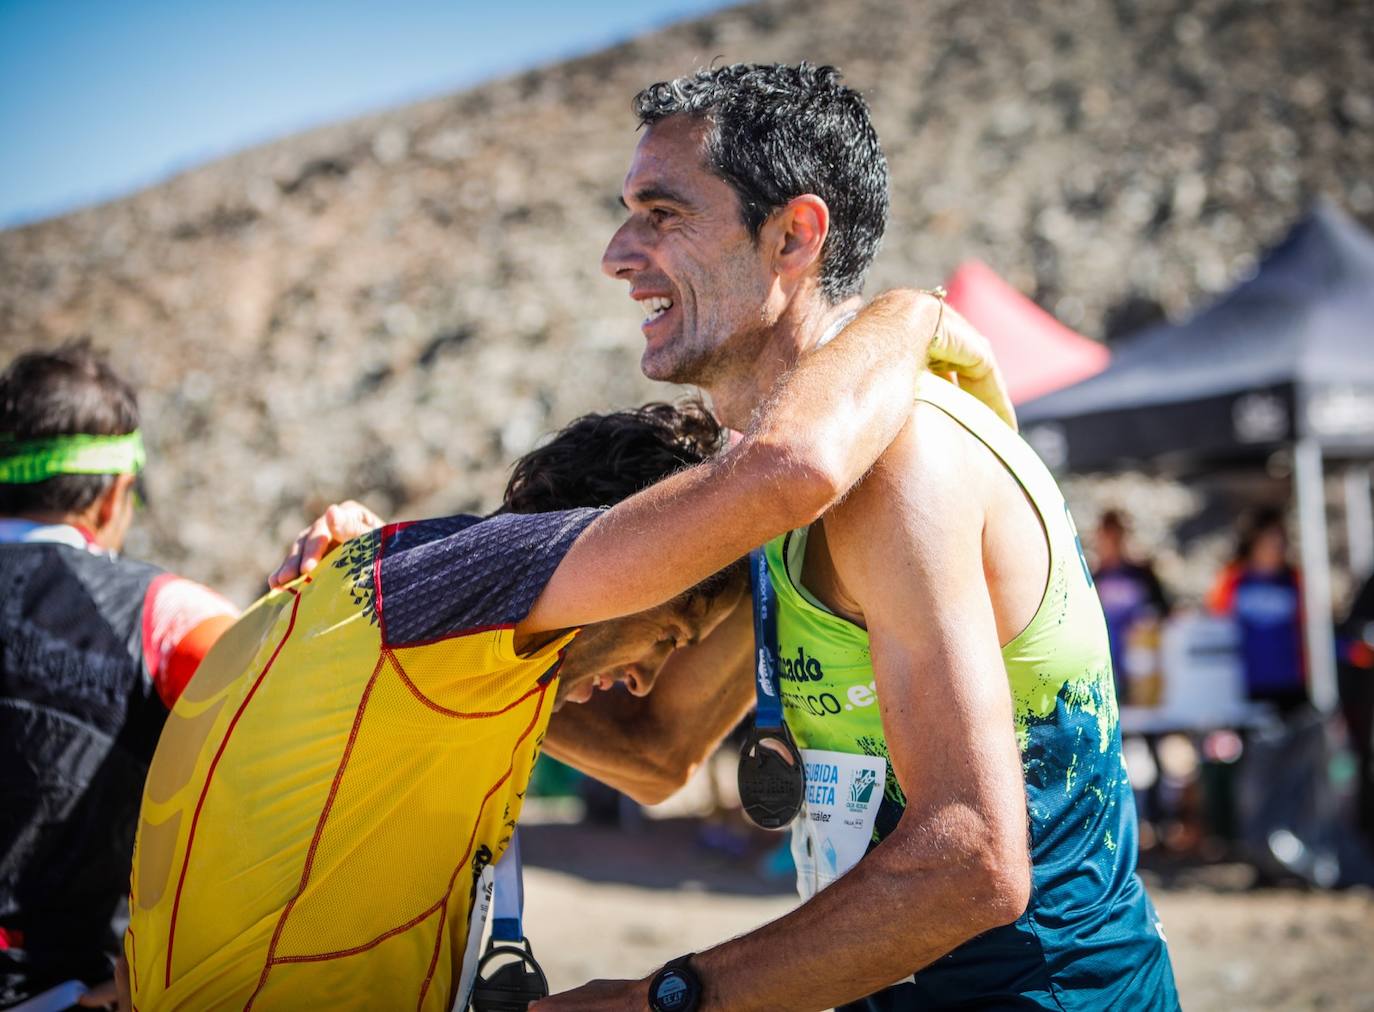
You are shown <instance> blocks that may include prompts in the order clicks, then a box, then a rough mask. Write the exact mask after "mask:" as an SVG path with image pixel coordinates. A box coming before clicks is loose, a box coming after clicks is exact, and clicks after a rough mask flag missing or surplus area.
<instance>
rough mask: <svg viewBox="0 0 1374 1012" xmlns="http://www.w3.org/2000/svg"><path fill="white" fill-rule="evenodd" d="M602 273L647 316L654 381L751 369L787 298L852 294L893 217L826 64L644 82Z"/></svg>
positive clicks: (846, 95)
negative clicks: (635, 138)
mask: <svg viewBox="0 0 1374 1012" xmlns="http://www.w3.org/2000/svg"><path fill="white" fill-rule="evenodd" d="M634 109H635V113H636V115H637V116H638V117H639V120H640V124H641V125H642V126H645V127H647V130H646V132H645V134H644V136H643V138H642V139H641V140H640V142H639V145H638V147H637V148H636V149H635V154H634V158H633V160H632V161H631V163H630V171H629V174H628V175H627V176H626V177H625V184H624V190H623V194H622V200H623V202H624V204H625V207H626V209H627V210H628V211H629V217H628V218H627V220H626V221H625V223H624V224H623V225H621V227H620V228H619V229H618V230H617V231H616V233H615V235H614V236H613V237H612V238H611V241H610V244H609V245H608V246H607V248H606V252H605V254H604V256H603V257H602V269H603V270H604V271H605V272H606V273H607V274H608V275H610V276H611V277H613V278H616V279H619V280H623V281H626V282H628V283H629V285H630V296H631V297H632V298H634V299H635V300H636V301H638V302H639V303H640V305H641V307H642V308H643V309H644V312H645V320H644V324H643V331H644V337H645V342H646V344H645V349H644V355H643V359H642V361H641V365H642V367H643V370H644V373H645V375H647V376H648V377H650V378H651V379H657V380H668V381H673V382H680V383H695V384H698V385H703V386H710V385H711V383H712V382H713V381H714V380H716V379H718V378H721V377H728V376H729V375H730V374H731V373H732V371H734V370H738V369H747V368H749V367H750V365H751V364H752V363H753V362H754V360H755V358H756V357H757V353H758V351H759V349H760V348H761V347H762V343H763V341H764V340H766V337H767V333H768V330H769V329H770V328H771V327H772V326H773V325H774V324H775V323H776V322H777V321H778V319H779V318H780V317H781V315H782V314H783V313H784V312H786V311H788V310H789V309H795V307H794V306H793V303H794V301H796V300H799V299H800V300H814V301H815V302H816V303H817V304H818V305H819V306H822V307H824V306H830V305H834V304H837V303H839V302H842V301H844V300H845V299H848V298H850V297H852V296H855V295H858V294H859V293H860V291H861V290H862V288H863V280H864V276H865V274H866V273H867V271H868V268H869V265H870V264H871V263H872V262H873V257H874V256H875V255H876V253H877V251H878V246H879V244H880V242H881V240H882V235H883V230H884V228H885V227H886V223H887V207H888V195H887V163H886V161H885V159H884V157H883V152H882V148H881V146H880V145H879V143H878V137H877V134H876V132H875V131H874V129H873V125H872V123H871V122H870V121H869V117H868V109H867V107H866V106H865V104H864V101H863V98H862V97H861V96H860V95H859V94H858V92H856V91H854V90H853V89H851V88H847V87H845V86H844V85H842V84H841V83H840V75H839V72H838V71H837V70H835V68H833V67H813V66H810V65H808V64H805V63H803V64H801V65H800V66H796V67H789V66H783V65H780V64H779V65H773V66H767V65H761V64H734V65H732V66H728V67H720V68H717V69H715V70H704V71H701V72H699V73H696V74H693V75H689V76H687V77H682V78H679V79H677V80H675V81H668V82H662V83H659V84H654V85H651V86H650V87H648V88H646V89H644V90H643V91H642V92H640V93H639V94H638V95H637V96H636V97H635V101H634Z"/></svg>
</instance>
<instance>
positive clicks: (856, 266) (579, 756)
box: [534, 64, 1178, 1012]
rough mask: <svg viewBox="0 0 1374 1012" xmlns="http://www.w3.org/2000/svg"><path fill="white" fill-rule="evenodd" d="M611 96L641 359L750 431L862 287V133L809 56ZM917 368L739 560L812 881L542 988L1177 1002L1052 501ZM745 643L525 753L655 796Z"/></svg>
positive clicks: (855, 103)
mask: <svg viewBox="0 0 1374 1012" xmlns="http://www.w3.org/2000/svg"><path fill="white" fill-rule="evenodd" d="M635 109H636V113H637V115H638V117H639V120H640V125H641V126H642V127H644V128H645V132H644V134H643V136H642V137H641V139H640V141H639V144H638V146H637V148H636V150H635V153H634V157H633V159H632V161H631V164H630V169H629V173H628V174H627V176H626V178H625V181H624V187H623V190H622V194H623V202H624V204H625V207H626V209H627V217H626V220H625V222H624V224H623V225H622V226H621V227H620V228H619V230H618V231H617V232H616V233H615V235H614V237H613V238H612V239H611V241H610V244H609V246H608V247H607V249H606V252H605V255H604V258H603V267H604V269H605V271H606V273H607V274H609V275H610V276H611V277H613V278H615V279H617V280H623V281H625V282H627V283H628V284H629V286H630V293H629V294H630V296H631V298H634V299H636V300H637V301H639V302H640V304H641V305H642V306H643V307H644V308H645V310H646V319H645V322H644V325H643V332H644V337H645V348H644V354H643V358H642V361H641V365H642V367H643V370H644V372H645V374H646V375H648V376H650V377H651V378H654V379H661V380H671V381H674V382H679V383H695V384H697V385H699V386H701V387H703V388H704V389H705V390H706V391H707V392H708V393H709V394H710V395H711V401H712V405H713V409H714V410H715V412H716V414H717V416H718V417H719V418H720V419H721V421H722V422H724V423H725V424H727V425H730V426H734V427H743V426H745V425H746V424H747V421H748V419H749V418H750V416H751V413H752V412H753V411H755V410H756V409H757V407H758V405H759V404H760V403H761V402H763V401H764V398H765V397H766V394H767V392H768V390H769V389H770V388H771V386H772V384H773V383H774V382H775V381H776V379H777V377H778V376H779V375H781V374H785V373H786V371H787V370H788V369H790V368H793V367H794V365H795V364H797V363H801V364H802V365H805V363H807V362H808V361H809V360H810V357H809V356H810V355H812V354H824V352H825V350H826V349H825V347H821V348H820V350H819V351H813V350H812V349H815V348H817V347H818V346H823V345H824V344H825V341H826V339H827V337H828V336H829V335H830V334H832V333H833V332H834V331H835V330H836V329H837V328H838V327H840V326H842V325H843V321H844V320H845V319H847V318H848V317H849V316H850V315H851V314H852V313H854V312H855V311H856V310H857V309H858V307H859V305H860V300H859V292H860V290H861V286H862V282H863V278H864V274H865V272H866V270H867V268H868V265H869V263H870V262H871V260H872V258H873V255H874V253H875V252H876V249H877V246H878V243H879V241H880V239H881V237H882V234H883V230H884V227H885V220H886V212H887V199H888V198H887V178H886V165H885V162H884V159H883V153H882V149H881V146H880V145H879V143H878V139H877V135H876V133H875V132H874V130H873V127H872V124H871V123H870V121H869V117H868V113H867V109H866V108H865V106H864V102H863V100H862V98H861V97H860V96H859V95H858V94H857V93H856V92H854V91H853V90H851V89H849V88H847V87H845V86H844V85H843V84H842V83H841V82H840V78H839V74H838V72H837V71H836V70H835V69H834V68H831V67H813V66H808V65H806V64H803V65H801V66H795V67H787V66H763V65H745V64H737V65H733V66H724V67H717V68H713V69H711V70H708V71H702V72H700V73H697V74H694V75H689V76H687V77H684V78H680V79H678V80H676V81H669V82H663V83H660V84H655V85H652V86H651V87H649V88H646V89H645V90H644V91H643V92H641V93H640V94H639V96H637V98H636V100H635ZM928 140H929V142H931V143H938V138H936V137H933V136H932V137H931V138H929V139H928ZM784 267H785V269H784ZM914 389H915V392H916V404H915V406H914V408H912V409H911V410H909V411H908V413H907V423H908V424H906V425H905V427H904V428H903V429H902V432H901V434H900V435H899V436H898V437H897V439H896V440H895V441H894V442H893V443H892V445H891V446H890V447H888V448H887V449H886V450H885V451H884V452H883V453H882V455H881V457H880V458H879V460H878V462H877V463H876V465H875V466H874V468H873V470H872V471H871V472H870V473H868V474H867V475H866V477H865V478H864V479H863V480H862V481H861V482H860V483H859V484H858V485H857V486H856V487H855V488H854V490H853V491H852V492H851V494H850V495H849V496H848V497H847V498H846V499H845V500H844V501H843V502H842V503H841V504H839V505H837V506H836V507H835V508H833V509H831V510H830V511H828V512H827V513H826V514H825V516H824V519H823V521H821V522H816V523H812V524H811V525H810V526H809V527H804V528H799V529H797V530H796V531H794V532H792V533H791V535H790V536H787V537H784V538H779V539H777V540H776V541H775V542H773V543H772V544H770V545H769V546H768V548H767V551H766V553H765V554H764V555H763V556H761V558H760V562H761V564H760V566H759V567H758V569H757V572H758V573H759V574H760V576H761V579H757V580H756V581H755V584H756V586H757V587H758V588H759V597H760V599H761V602H762V603H761V604H760V605H759V606H758V607H757V611H758V613H759V616H760V619H759V627H760V630H761V632H762V633H763V635H761V636H760V642H759V644H758V646H759V648H760V657H761V661H760V664H759V671H758V681H759V683H760V685H761V691H760V692H759V693H758V696H757V699H758V703H759V711H760V712H762V711H763V710H764V709H765V707H766V706H771V704H770V703H769V700H770V699H776V700H778V701H780V703H781V706H780V709H781V717H780V719H782V720H785V725H786V728H787V734H786V737H788V738H789V740H794V741H795V745H794V749H795V750H799V754H795V755H790V756H789V758H790V759H791V761H792V763H793V766H792V768H793V769H794V770H797V771H799V772H798V774H797V775H798V777H799V778H800V779H802V782H803V783H802V787H801V788H799V790H798V795H799V796H800V797H802V798H804V804H803V805H802V807H801V811H800V813H799V815H798V816H797V817H796V818H795V819H794V820H793V821H792V823H791V825H792V828H793V854H794V856H795V858H796V861H797V865H798V886H799V889H800V891H801V893H802V896H803V897H804V898H805V899H806V900H807V901H806V902H804V903H803V904H802V905H801V906H799V907H798V908H797V909H796V910H795V911H793V912H792V913H790V914H788V915H787V916H785V917H783V918H780V919H779V920H777V921H774V922H773V923H771V924H768V925H765V926H764V927H762V928H759V929H758V930H756V931H753V932H751V933H749V934H747V935H744V936H742V937H740V938H736V939H734V940H733V941H728V942H725V943H723V944H721V945H718V946H716V947H714V948H711V949H709V950H707V951H704V952H701V953H696V954H687V955H684V956H683V957H681V958H679V959H676V960H673V961H672V962H670V963H669V964H668V965H667V966H665V967H664V968H663V969H662V970H660V971H659V972H658V973H656V974H654V975H652V976H651V977H649V978H646V979H643V980H629V981H623V980H622V981H597V982H593V983H592V984H589V985H587V986H585V987H583V988H579V989H578V990H576V991H574V992H570V993H568V994H566V995H560V996H555V997H553V998H551V999H546V1000H544V1001H541V1002H538V1003H536V1005H535V1006H534V1008H536V1009H538V1010H540V1012H545V1010H547V1012H591V1010H605V1012H609V1010H618V1009H631V1008H637V1009H645V1008H648V1009H651V1010H654V1012H694V1010H697V1009H701V1010H708V1009H709V1010H727V1009H728V1010H742V1009H763V1008H769V1009H787V1010H789V1012H801V1010H806V1009H828V1008H831V1007H832V1006H836V1007H839V1008H841V1009H843V1010H845V1012H849V1010H861V1009H862V1010H874V1012H876V1010H915V1009H936V1008H975V1007H976V1008H997V1009H1011V1008H1048V1009H1057V1010H1060V1012H1063V1010H1066V1009H1083V1010H1087V1009H1093V1010H1097V1009H1105V1008H1131V1009H1159V1010H1169V1009H1174V1008H1176V1007H1177V1005H1178V997H1177V994H1176V992H1175V989H1174V982H1173V975H1172V970H1171V967H1170V962H1169V955H1168V950H1167V948H1166V946H1165V942H1164V939H1163V934H1162V932H1161V931H1160V930H1159V926H1158V922H1157V919H1156V918H1155V915H1154V911H1153V908H1152V907H1151V905H1150V902H1149V899H1148V897H1147V896H1146V895H1145V893H1144V890H1143V888H1142V886H1141V884H1140V881H1139V879H1138V877H1137V876H1136V875H1135V847H1136V841H1135V812H1134V806H1133V802H1132V797H1131V794H1130V787H1129V783H1128V782H1127V780H1126V777H1125V773H1124V766H1123V763H1122V759H1121V737H1120V729H1119V724H1118V718H1117V708H1116V700H1115V696H1114V692H1113V687H1112V673H1111V661H1110V651H1109V647H1108V642H1107V637H1106V628H1105V622H1104V620H1103V618H1102V612H1101V607H1100V604H1099V603H1098V601H1097V598H1096V594H1095V592H1094V590H1093V588H1092V583H1091V576H1090V575H1089V573H1088V570H1087V567H1086V565H1085V564H1084V563H1083V561H1082V556H1081V549H1080V548H1079V546H1078V543H1077V536H1076V535H1075V533H1074V530H1073V524H1072V520H1071V519H1070V518H1069V515H1068V512H1067V509H1066V508H1065V505H1064V500H1063V497H1062V495H1060V494H1059V491H1058V489H1057V488H1056V486H1055V483H1054V481H1053V479H1052V478H1051V477H1050V475H1049V473H1048V472H1047V471H1046V470H1045V468H1044V466H1043V465H1042V464H1041V463H1040V461H1039V460H1038V459H1037V458H1036V457H1035V454H1034V453H1033V452H1032V451H1031V450H1030V448H1029V447H1028V446H1027V445H1026V444H1025V443H1024V442H1022V441H1021V440H1020V439H1019V437H1017V436H1016V434H1015V433H1014V432H1013V431H1012V430H1011V429H1010V428H1009V427H1007V426H1006V425H1004V424H1002V423H1001V422H999V421H998V420H997V419H996V418H994V417H993V416H992V415H991V413H989V412H988V411H986V410H985V409H983V408H982V407H981V406H980V405H978V404H977V403H976V402H974V401H973V399H972V398H969V397H968V396H966V395H965V394H964V393H962V392H961V391H958V390H956V389H954V388H953V387H951V386H949V385H948V384H943V383H939V382H938V381H934V380H931V379H930V378H928V377H927V378H924V379H923V380H922V381H921V382H920V384H919V385H918V386H917V387H916V388H914ZM808 424H809V422H808ZM770 625H771V626H772V629H771V631H770ZM730 636H734V637H735V639H736V641H737V642H736V645H735V647H734V649H733V652H732V649H731V647H729V646H728V645H726V644H724V643H722V642H721V641H722V640H723V639H724V638H726V637H730ZM751 645H752V643H751V637H750V635H749V630H748V624H747V623H744V622H741V621H738V620H736V619H735V618H734V617H733V616H732V618H731V619H727V620H726V621H724V622H722V624H721V626H720V627H719V628H718V630H717V631H716V632H715V633H714V634H713V635H712V636H710V637H708V639H707V640H706V641H705V642H704V643H703V644H701V646H699V647H692V648H689V649H688V650H684V651H682V652H681V653H680V654H679V655H678V656H676V657H675V658H674V660H673V663H672V665H671V668H672V670H670V671H665V673H664V675H663V676H662V678H661V679H660V681H659V685H658V688H657V689H656V691H655V692H654V694H653V695H652V696H649V697H645V698H642V699H639V698H631V699H620V698H611V697H605V698H599V699H597V700H595V701H594V703H593V705H590V706H587V707H580V708H578V710H577V711H576V712H570V713H568V714H567V715H565V717H564V719H561V720H560V721H559V722H558V723H557V724H556V725H555V726H554V727H553V728H551V734H550V737H549V739H548V742H547V748H548V751H549V752H550V753H551V754H553V755H556V756H558V757H559V758H561V759H564V760H565V761H571V762H577V763H579V764H580V765H581V766H583V767H584V768H587V769H590V770H594V771H595V772H596V774H597V776H599V777H600V778H601V779H603V780H605V781H606V782H608V783H611V784H613V785H615V786H619V787H621V788H622V789H624V790H626V791H628V792H630V793H632V794H634V795H636V796H638V797H640V798H641V799H642V800H646V801H652V800H656V799H658V798H661V797H662V796H664V795H666V794H667V793H670V792H671V791H672V790H673V789H675V787H676V786H678V785H679V784H680V783H682V781H683V780H684V779H685V777H686V776H687V774H688V772H689V771H690V770H691V768H692V767H693V765H694V764H696V763H698V762H700V761H701V760H702V759H703V758H704V757H705V756H706V755H708V754H709V752H710V750H711V749H712V748H713V746H714V745H715V743H716V742H717V741H718V740H719V738H720V736H721V735H723V734H724V733H725V732H726V730H727V729H729V728H730V727H731V726H732V725H733V724H735V723H736V722H737V721H738V720H739V719H740V718H741V717H742V716H743V715H744V714H745V713H746V712H747V711H748V709H749V707H750V705H751V704H752V703H754V702H755V698H756V693H755V689H754V683H755V679H754V678H751V676H750V668H751V667H752V664H751V661H752V660H753V657H754V653H753V651H752V650H751V649H750V647H751ZM726 656H730V657H733V658H735V663H734V664H733V665H731V666H722V665H720V664H719V663H718V661H719V658H721V657H726ZM772 726H773V727H774V728H775V733H776V734H777V735H778V736H779V737H780V738H781V737H782V736H783V731H782V729H781V728H779V727H777V726H776V725H772ZM760 727H761V729H762V725H760ZM751 761H752V760H751ZM779 779H781V777H779ZM879 785H881V787H879ZM765 786H768V785H765ZM769 790H770V791H771V790H772V787H771V786H769ZM776 794H777V797H774V798H768V799H766V800H769V801H770V803H771V802H772V801H775V800H777V798H780V797H783V796H784V794H785V792H776ZM786 808H787V806H786V805H782V804H779V805H778V809H777V810H778V811H783V810H785V809H786ZM779 821H781V819H780V820H779Z"/></svg>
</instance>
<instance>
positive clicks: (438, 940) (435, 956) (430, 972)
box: [415, 882, 477, 1012]
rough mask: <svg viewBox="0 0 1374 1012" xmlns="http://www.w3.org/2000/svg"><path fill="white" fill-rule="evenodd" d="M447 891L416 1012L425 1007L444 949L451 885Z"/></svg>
mask: <svg viewBox="0 0 1374 1012" xmlns="http://www.w3.org/2000/svg"><path fill="white" fill-rule="evenodd" d="M448 888H449V891H448V893H445V894H444V898H443V899H442V900H440V901H439V903H440V907H439V930H438V931H436V932H435V933H434V951H433V952H431V953H430V954H429V969H427V970H425V982H424V983H423V984H421V985H420V997H419V998H417V999H416V1001H415V1009H416V1012H420V1010H421V1009H423V1008H424V1005H425V995H427V994H429V982H430V981H432V980H433V979H434V970H435V968H436V967H437V966H438V965H439V950H440V949H442V948H443V947H444V925H445V924H446V923H447V922H448V898H449V896H450V895H451V894H452V892H453V883H452V882H450V883H449V887H448ZM472 900H473V902H474V903H476V902H477V897H476V896H473V898H472ZM468 920H469V922H471V920H472V911H471V910H469V911H468Z"/></svg>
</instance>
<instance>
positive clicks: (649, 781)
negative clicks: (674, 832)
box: [544, 693, 694, 805]
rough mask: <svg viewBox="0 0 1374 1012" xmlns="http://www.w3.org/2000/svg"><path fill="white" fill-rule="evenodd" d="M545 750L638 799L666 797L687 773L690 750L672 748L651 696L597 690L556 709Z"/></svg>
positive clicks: (646, 801) (648, 800)
mask: <svg viewBox="0 0 1374 1012" xmlns="http://www.w3.org/2000/svg"><path fill="white" fill-rule="evenodd" d="M544 751H545V752H547V753H548V754H549V755H551V756H553V757H554V758H555V759H557V760H558V761H559V762H563V763H567V764H568V765H569V766H572V767H573V768H574V769H578V770H581V771H582V772H583V773H586V774H587V775H588V776H592V777H595V778H596V779H597V780H600V781H601V782H602V783H604V784H607V785H609V786H611V787H614V788H615V789H616V790H618V791H621V792H623V793H625V794H628V795H629V796H630V797H632V798H634V799H635V800H636V801H638V802H639V803H640V804H645V805H652V804H657V803H659V802H660V801H664V800H666V799H667V798H668V797H670V796H671V795H672V794H673V793H675V792H676V791H677V789H678V788H679V787H681V786H682V784H683V783H684V782H685V781H686V779H687V777H688V776H690V774H691V771H692V769H693V768H694V765H693V763H692V759H691V757H690V755H685V754H684V750H683V749H682V748H679V747H674V743H673V741H672V736H671V729H664V728H663V727H662V725H661V724H660V722H659V721H658V720H657V719H656V718H655V716H654V713H653V708H652V706H651V705H650V700H648V699H639V698H636V697H634V696H629V695H622V694H620V693H617V694H615V695H614V696H613V695H611V694H610V693H603V694H600V698H597V699H594V700H592V701H591V702H588V703H583V704H578V705H574V706H567V707H564V708H563V709H562V710H560V711H559V712H558V713H556V714H554V716H553V719H551V720H550V721H549V730H548V734H547V735H546V736H545V738H544Z"/></svg>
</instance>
